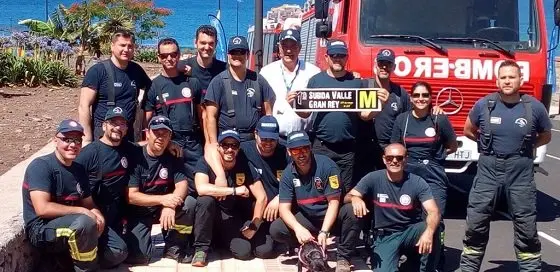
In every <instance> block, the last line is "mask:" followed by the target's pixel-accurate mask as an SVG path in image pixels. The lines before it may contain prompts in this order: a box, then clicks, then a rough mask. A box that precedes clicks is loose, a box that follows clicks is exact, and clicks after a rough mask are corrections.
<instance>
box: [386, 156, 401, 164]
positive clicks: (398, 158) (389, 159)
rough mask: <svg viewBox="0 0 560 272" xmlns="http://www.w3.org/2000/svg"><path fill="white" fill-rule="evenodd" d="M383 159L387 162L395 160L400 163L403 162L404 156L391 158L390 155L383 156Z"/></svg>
mask: <svg viewBox="0 0 560 272" xmlns="http://www.w3.org/2000/svg"><path fill="white" fill-rule="evenodd" d="M385 159H386V160H387V161H394V160H397V161H398V162H402V161H403V160H404V156H400V155H399V156H392V155H385Z"/></svg>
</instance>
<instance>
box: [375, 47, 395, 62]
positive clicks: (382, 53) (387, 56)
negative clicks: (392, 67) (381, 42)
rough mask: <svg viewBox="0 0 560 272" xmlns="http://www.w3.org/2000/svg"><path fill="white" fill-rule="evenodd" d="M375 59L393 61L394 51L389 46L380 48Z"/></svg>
mask: <svg viewBox="0 0 560 272" xmlns="http://www.w3.org/2000/svg"><path fill="white" fill-rule="evenodd" d="M376 59H377V61H389V62H391V63H395V51H393V50H391V49H389V48H382V49H380V50H379V52H377V58H376Z"/></svg>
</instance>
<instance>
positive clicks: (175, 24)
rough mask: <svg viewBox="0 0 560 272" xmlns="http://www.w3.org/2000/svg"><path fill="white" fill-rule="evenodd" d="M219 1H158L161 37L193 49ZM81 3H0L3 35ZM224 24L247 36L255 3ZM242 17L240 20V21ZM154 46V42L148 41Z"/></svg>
mask: <svg viewBox="0 0 560 272" xmlns="http://www.w3.org/2000/svg"><path fill="white" fill-rule="evenodd" d="M218 1H219V0H202V1H198V0H186V1H185V0H183V1H181V0H155V4H156V6H158V7H165V8H170V9H172V10H173V14H172V15H171V16H168V17H166V23H167V25H166V27H165V29H163V30H162V31H161V33H160V36H161V37H166V36H172V37H174V38H176V39H177V40H178V41H179V43H180V45H181V46H182V47H190V46H192V44H193V37H194V32H195V31H196V28H197V27H198V26H199V25H201V24H208V23H209V18H208V14H214V15H215V14H216V11H217V9H218ZM544 1H545V9H546V12H547V14H546V16H547V29H548V31H549V33H550V32H551V31H552V27H553V17H552V10H553V1H554V0H544ZM74 2H81V0H80V1H78V0H61V1H53V0H50V1H49V0H23V1H13V0H0V11H1V14H0V34H1V33H2V32H3V31H4V32H5V31H7V30H9V29H10V28H11V27H14V26H17V22H18V21H19V20H21V19H27V18H33V19H41V20H44V19H45V6H46V5H45V4H46V3H48V7H49V10H53V9H54V8H55V7H56V6H57V5H59V4H64V5H66V6H70V5H71V4H72V3H74ZM263 2H264V14H266V11H267V10H270V8H272V7H276V6H280V5H282V4H283V3H286V4H299V5H303V2H304V0H263ZM221 9H222V16H221V18H222V24H223V26H224V29H225V32H226V35H227V37H231V36H233V35H236V33H237V30H238V29H239V34H242V35H245V34H246V33H247V28H248V27H249V26H250V25H252V24H254V21H253V20H254V19H253V18H254V0H221ZM237 18H239V20H237ZM145 43H154V41H145Z"/></svg>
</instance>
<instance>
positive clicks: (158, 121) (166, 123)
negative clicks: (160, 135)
mask: <svg viewBox="0 0 560 272" xmlns="http://www.w3.org/2000/svg"><path fill="white" fill-rule="evenodd" d="M148 128H149V129H160V128H164V129H167V130H169V131H173V129H171V120H169V118H167V117H165V116H163V115H158V116H154V117H152V119H151V120H150V123H149V124H148Z"/></svg>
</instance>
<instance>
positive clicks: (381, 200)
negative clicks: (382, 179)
mask: <svg viewBox="0 0 560 272" xmlns="http://www.w3.org/2000/svg"><path fill="white" fill-rule="evenodd" d="M388 198H389V196H388V195H387V194H377V199H378V200H379V203H385V202H387V199H388Z"/></svg>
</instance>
